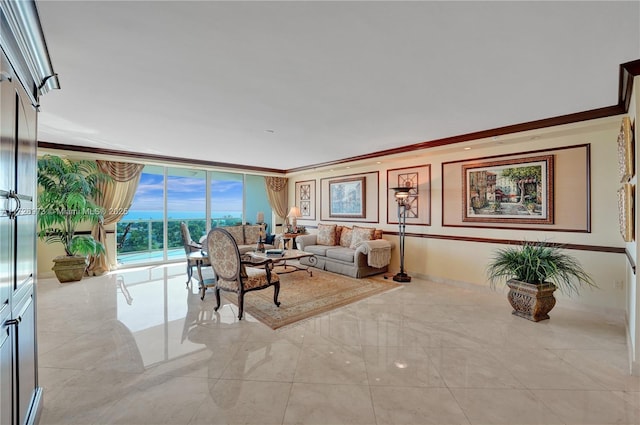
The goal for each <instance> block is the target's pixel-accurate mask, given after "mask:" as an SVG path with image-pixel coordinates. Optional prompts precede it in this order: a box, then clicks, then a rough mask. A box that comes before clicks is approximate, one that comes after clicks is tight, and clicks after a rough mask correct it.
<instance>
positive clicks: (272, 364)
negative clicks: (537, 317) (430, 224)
mask: <svg viewBox="0 0 640 425" xmlns="http://www.w3.org/2000/svg"><path fill="white" fill-rule="evenodd" d="M196 286H197V285H196ZM196 292H197V288H192V289H186V288H185V274H184V267H183V266H182V265H179V266H175V265H174V266H167V267H156V268H142V269H137V270H128V271H122V272H120V273H114V274H111V275H109V276H104V277H99V278H87V279H84V280H83V281H82V282H79V283H72V284H65V285H60V284H58V283H57V281H55V280H47V279H44V280H40V282H39V290H38V305H39V308H38V327H39V332H38V334H39V350H40V356H39V370H40V374H39V379H40V385H41V386H43V387H44V409H43V412H42V417H41V421H40V424H41V425H48V424H130V425H132V424H189V425H191V424H193V425H195V424H223V423H226V424H638V423H640V378H638V377H632V376H629V375H628V374H627V371H626V370H627V369H626V364H627V360H626V359H627V351H626V345H625V334H624V328H623V327H622V326H621V325H620V324H618V323H611V322H608V321H607V320H606V319H603V318H601V317H594V316H593V315H590V314H586V313H584V312H580V311H575V310H571V309H568V308H566V307H563V306H562V303H559V305H558V306H556V308H555V309H554V310H553V311H552V318H551V320H549V321H545V322H540V323H532V322H529V321H527V320H524V319H520V318H517V317H514V316H512V315H511V314H510V307H509V306H508V303H507V301H506V297H505V295H504V294H503V293H496V292H493V291H488V290H483V289H481V288H479V289H467V288H461V287H456V286H450V285H444V284H437V283H433V282H424V281H419V280H417V279H414V280H413V282H411V283H410V284H407V285H405V286H403V287H402V288H400V289H398V290H395V291H391V292H388V293H386V294H382V295H378V296H376V297H373V298H369V299H367V300H364V301H361V302H359V303H357V304H353V305H351V306H348V307H344V308H342V309H339V310H336V311H334V312H333V313H330V314H326V315H323V316H321V317H318V318H315V319H312V320H309V321H306V322H304V323H301V324H298V325H294V326H291V327H287V328H284V329H281V330H279V331H272V330H271V329H269V328H267V327H266V326H264V325H262V324H261V323H259V322H257V321H255V320H253V319H252V318H251V317H250V316H247V317H246V320H242V321H241V322H238V321H237V320H236V319H235V315H236V313H237V311H236V308H235V307H234V306H231V305H225V306H224V307H223V308H222V310H221V312H220V314H218V315H216V314H214V313H213V302H214V299H215V297H213V296H208V297H207V298H206V299H205V301H204V302H201V301H200V299H199V298H198V296H197V294H196ZM248 296H251V295H250V294H249V295H248Z"/></svg>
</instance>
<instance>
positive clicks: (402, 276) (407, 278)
mask: <svg viewBox="0 0 640 425" xmlns="http://www.w3.org/2000/svg"><path fill="white" fill-rule="evenodd" d="M393 280H395V281H396V282H411V276H409V275H408V274H406V273H398V274H396V275H395V276H393Z"/></svg>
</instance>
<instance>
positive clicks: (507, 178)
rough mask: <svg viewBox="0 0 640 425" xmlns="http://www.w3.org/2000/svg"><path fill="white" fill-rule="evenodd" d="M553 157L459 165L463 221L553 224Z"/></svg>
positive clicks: (544, 156)
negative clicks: (460, 168) (460, 167)
mask: <svg viewBox="0 0 640 425" xmlns="http://www.w3.org/2000/svg"><path fill="white" fill-rule="evenodd" d="M553 165H554V157H553V155H540V156H529V157H521V158H514V159H504V160H489V161H484V162H476V163H471V164H465V165H463V166H462V182H463V193H462V196H463V202H462V221H463V222H482V223H522V224H531V223H535V224H553V219H554V216H553V211H554V210H553V207H554V192H553V171H554V169H553Z"/></svg>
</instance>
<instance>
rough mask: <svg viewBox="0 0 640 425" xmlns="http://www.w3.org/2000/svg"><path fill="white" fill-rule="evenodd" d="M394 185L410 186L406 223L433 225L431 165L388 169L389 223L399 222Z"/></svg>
mask: <svg viewBox="0 0 640 425" xmlns="http://www.w3.org/2000/svg"><path fill="white" fill-rule="evenodd" d="M394 187H410V188H411V190H410V191H409V197H408V198H407V203H408V207H407V220H406V224H411V225H418V226H430V225H431V165H419V166H416V167H410V168H395V169H390V170H387V223H389V224H398V204H397V202H396V199H395V196H394V192H393V190H392V188H394Z"/></svg>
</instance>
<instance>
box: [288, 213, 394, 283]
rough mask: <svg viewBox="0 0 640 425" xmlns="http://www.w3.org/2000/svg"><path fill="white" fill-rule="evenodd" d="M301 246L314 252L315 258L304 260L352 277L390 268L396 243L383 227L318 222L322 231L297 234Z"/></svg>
mask: <svg viewBox="0 0 640 425" xmlns="http://www.w3.org/2000/svg"><path fill="white" fill-rule="evenodd" d="M296 244H297V246H298V249H300V250H302V251H306V252H310V253H312V254H314V257H315V261H314V260H311V261H309V259H308V258H302V259H301V260H300V263H301V264H303V265H306V266H313V267H317V268H319V269H322V270H327V271H330V272H334V273H340V274H344V275H347V276H351V277H366V276H371V275H374V274H379V273H384V272H386V271H387V270H388V266H389V262H390V260H391V250H392V249H393V244H392V243H391V242H389V241H386V240H384V239H382V230H377V229H374V228H372V227H361V226H353V228H351V227H346V226H338V225H335V224H322V223H321V224H318V233H317V234H309V235H300V236H298V237H296Z"/></svg>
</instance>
